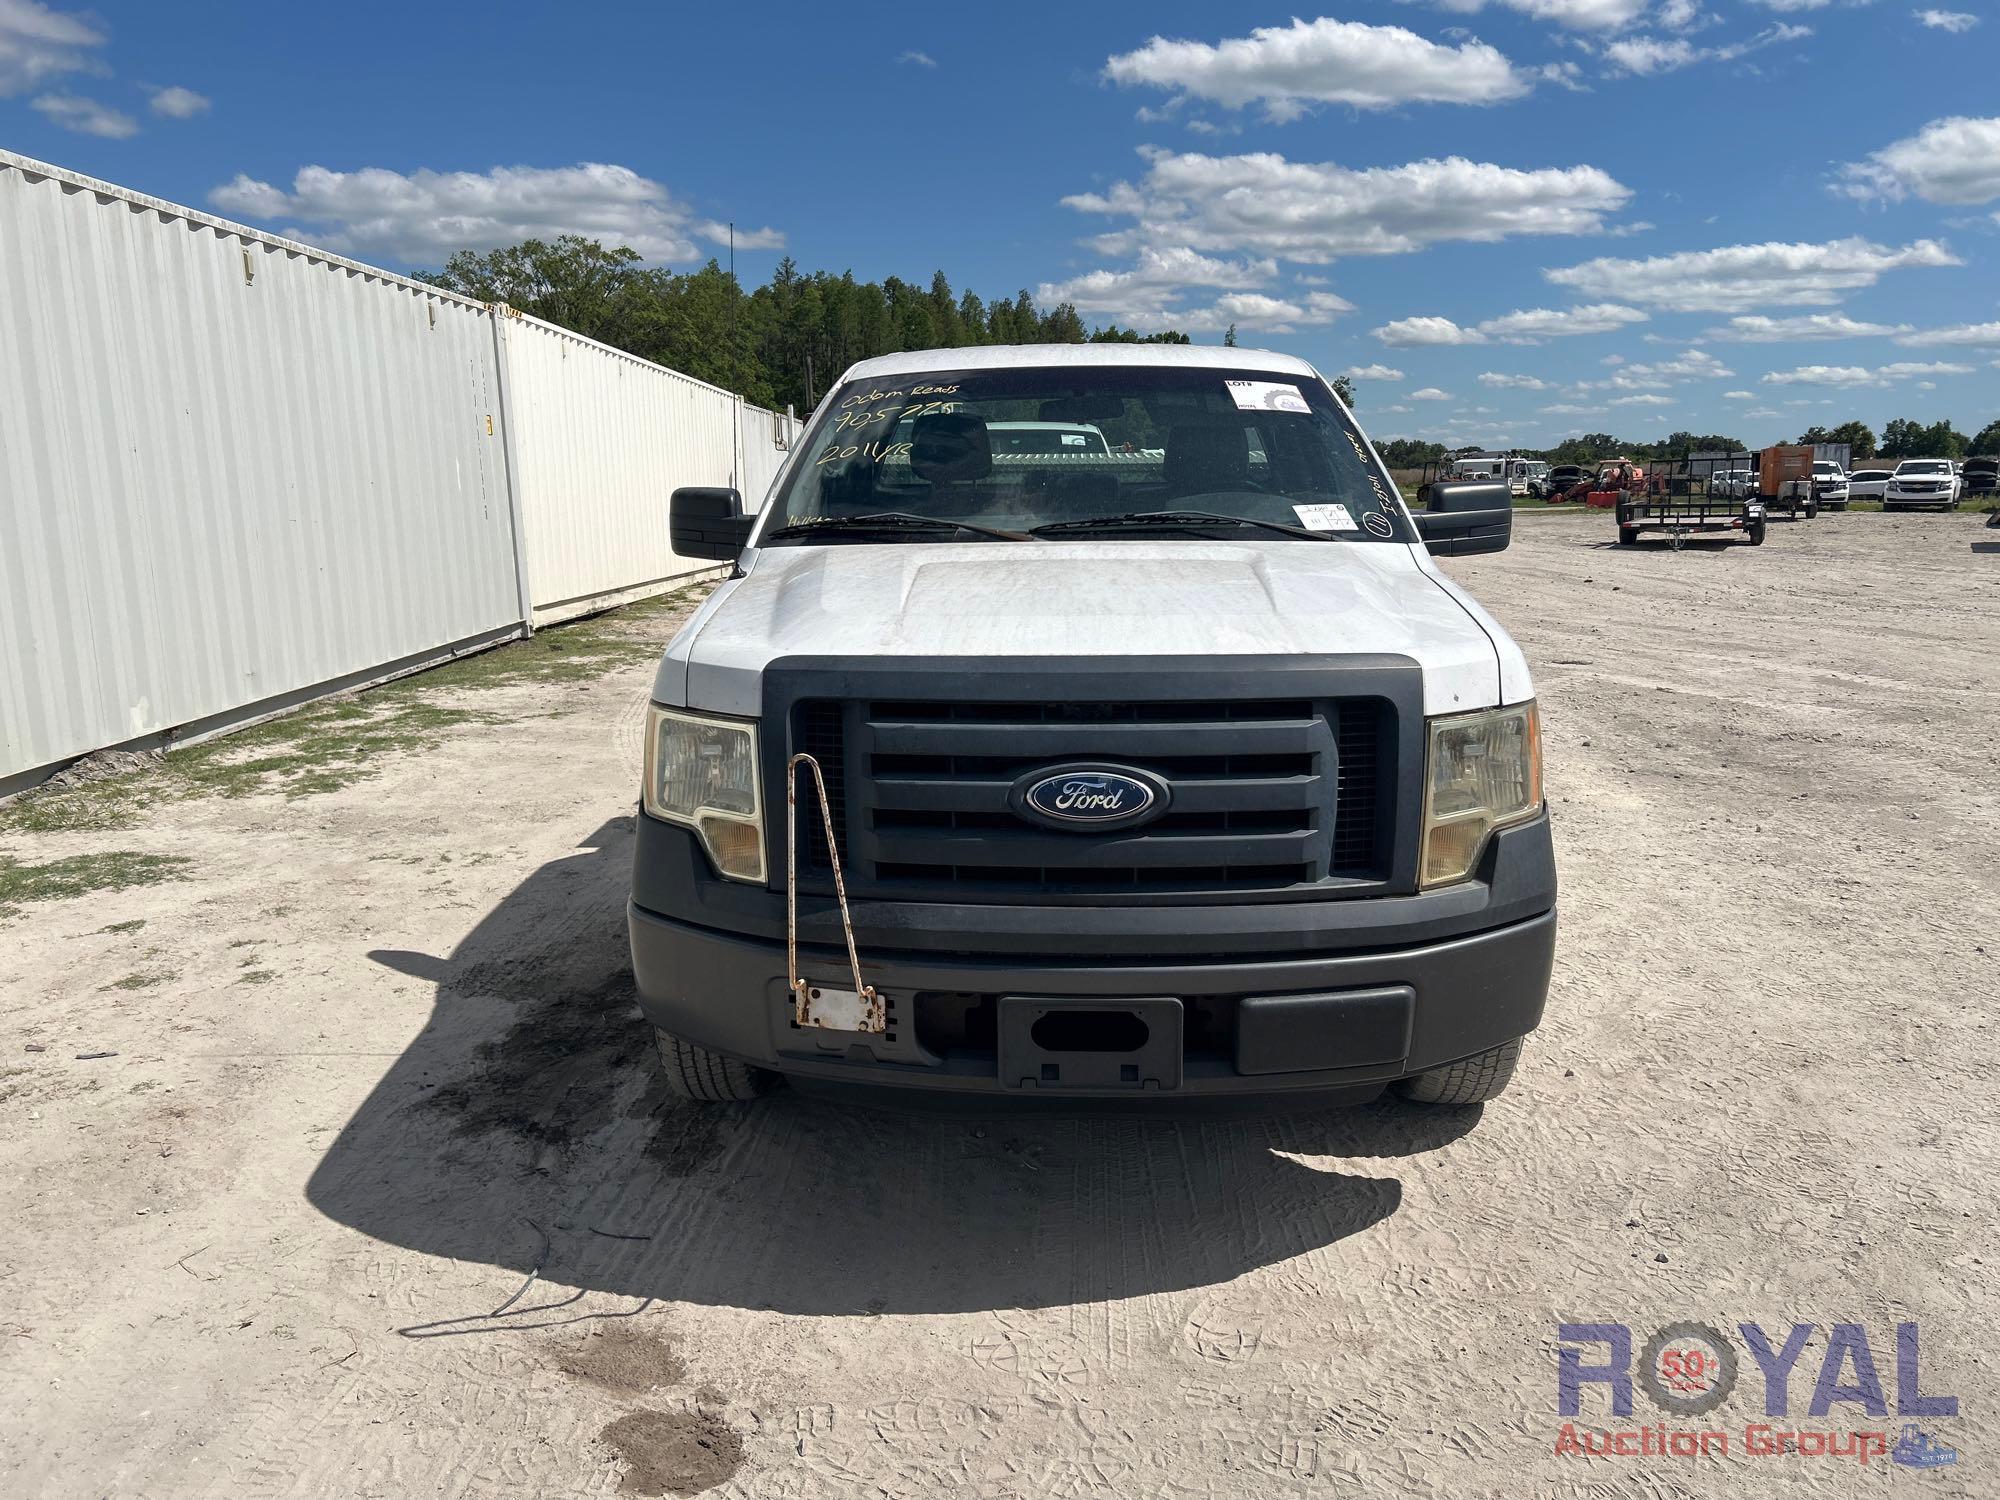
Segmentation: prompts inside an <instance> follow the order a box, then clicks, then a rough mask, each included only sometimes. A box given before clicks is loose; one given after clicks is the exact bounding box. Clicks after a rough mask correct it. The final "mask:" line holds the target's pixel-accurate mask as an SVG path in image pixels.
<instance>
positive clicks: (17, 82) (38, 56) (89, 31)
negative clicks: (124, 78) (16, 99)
mask: <svg viewBox="0 0 2000 1500" xmlns="http://www.w3.org/2000/svg"><path fill="white" fill-rule="evenodd" d="M104 42H105V34H104V32H103V31H102V30H101V29H100V28H99V27H98V26H97V24H96V23H95V22H93V21H91V20H89V19H87V18H86V17H84V16H82V15H78V14H75V13H72V12H69V11H60V10H51V9H50V8H49V7H48V6H46V5H43V4H42V3H41V0H0V99H6V98H9V97H11V96H13V95H15V94H25V93H26V92H28V90H30V89H32V88H34V87H36V86H37V85H38V84H41V83H43V82H45V81H46V80H48V79H51V78H55V77H58V76H60V75H61V74H64V73H101V72H103V71H104V65H103V64H102V63H100V62H99V61H98V60H97V49H98V48H99V47H102V46H103V45H104Z"/></svg>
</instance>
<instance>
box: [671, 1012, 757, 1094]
mask: <svg viewBox="0 0 2000 1500" xmlns="http://www.w3.org/2000/svg"><path fill="white" fill-rule="evenodd" d="M653 1041H654V1043H655V1044H656V1045H657V1046H658V1047H659V1049H660V1072H661V1074H662V1076H664V1077H665V1079H666V1081H667V1088H668V1089H669V1090H670V1091H671V1092H672V1093H674V1094H676V1095H677V1096H679V1097H680V1098H682V1099H695V1100H699V1101H700V1102H701V1103H703V1104H732V1103H737V1102H740V1101H742V1100H746V1099H755V1098H756V1097H757V1096H758V1095H759V1094H761V1093H763V1092H764V1090H766V1089H767V1088H769V1087H770V1086H771V1084H772V1083H773V1082H774V1081H776V1079H777V1076H778V1075H777V1074H775V1073H773V1072H771V1071H770V1070H769V1069H768V1068H753V1067H751V1066H750V1064H748V1063H743V1062H738V1061H737V1060H736V1059H735V1058H733V1057H724V1056H723V1055H722V1054H721V1053H720V1052H711V1051H709V1050H708V1048H706V1047H697V1046H696V1045H695V1044H694V1043H693V1042H690V1041H685V1040H683V1039H682V1038H680V1037H677V1036H675V1035H674V1034H673V1033H672V1032H671V1031H662V1030H660V1028H659V1027H657V1026H655V1027H654V1028H653Z"/></svg>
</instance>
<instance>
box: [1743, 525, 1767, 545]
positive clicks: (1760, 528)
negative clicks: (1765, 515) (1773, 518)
mask: <svg viewBox="0 0 2000 1500" xmlns="http://www.w3.org/2000/svg"><path fill="white" fill-rule="evenodd" d="M1743 535H1744V536H1746V537H1748V538H1749V540H1750V545H1751V546H1753V547H1761V546H1763V545H1764V523H1763V522H1762V521H1752V522H1751V523H1750V524H1749V525H1748V526H1745V527H1744V528H1743Z"/></svg>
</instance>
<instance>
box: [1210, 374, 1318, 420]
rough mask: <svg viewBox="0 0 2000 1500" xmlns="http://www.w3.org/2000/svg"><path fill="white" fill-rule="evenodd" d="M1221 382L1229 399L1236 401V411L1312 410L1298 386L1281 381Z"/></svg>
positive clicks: (1307, 411) (1309, 411) (1308, 411)
mask: <svg viewBox="0 0 2000 1500" xmlns="http://www.w3.org/2000/svg"><path fill="white" fill-rule="evenodd" d="M1223 384H1224V385H1226V386H1228V387H1229V399H1230V400H1232V401H1234V402H1235V403H1236V409H1237V410H1238V411H1302V412H1306V413H1308V414H1310V413H1311V411H1312V408H1311V407H1310V406H1307V405H1306V398H1305V396H1304V394H1303V393H1302V392H1301V391H1300V390H1299V388H1298V387H1297V386H1295V385H1286V384H1284V383H1283V382H1282V381H1276V380H1225V381H1224V382H1223Z"/></svg>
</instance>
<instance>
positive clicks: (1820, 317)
mask: <svg viewBox="0 0 2000 1500" xmlns="http://www.w3.org/2000/svg"><path fill="white" fill-rule="evenodd" d="M1909 331H1910V325H1909V324H1907V323H1895V324H1890V323H1864V322H1861V321H1860V320H1859V319H1856V318H1850V317H1848V316H1847V314H1845V313H1801V314H1799V315H1798V316H1796V317H1790V318H1772V317H1766V316H1764V315H1763V314H1761V313H1760V314H1754V315H1747V316H1743V317H1735V318H1731V319H1730V320H1729V322H1728V323H1727V324H1725V325H1723V326H1722V327H1720V328H1711V329H1708V330H1707V331H1706V332H1705V333H1704V334H1703V337H1705V338H1711V339H1721V340H1723V341H1724V342H1727V343H1733V344H1795V343H1803V342H1805V341H1807V340H1810V339H1866V338H1881V337H1883V336H1884V335H1887V334H1891V333H1908V332H1909Z"/></svg>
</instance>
